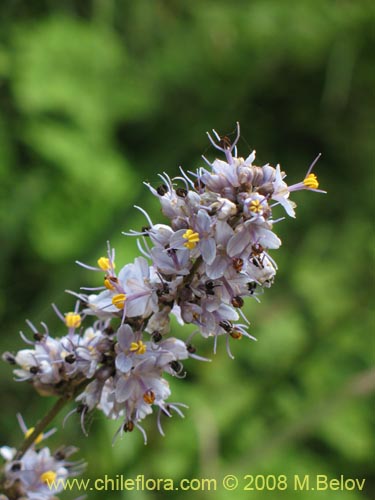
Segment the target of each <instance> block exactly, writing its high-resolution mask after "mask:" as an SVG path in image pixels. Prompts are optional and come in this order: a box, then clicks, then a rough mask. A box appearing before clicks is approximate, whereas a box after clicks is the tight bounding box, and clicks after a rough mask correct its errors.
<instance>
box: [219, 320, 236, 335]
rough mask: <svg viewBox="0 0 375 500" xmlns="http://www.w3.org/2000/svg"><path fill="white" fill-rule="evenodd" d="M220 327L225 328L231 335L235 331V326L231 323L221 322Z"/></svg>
mask: <svg viewBox="0 0 375 500" xmlns="http://www.w3.org/2000/svg"><path fill="white" fill-rule="evenodd" d="M219 326H221V328H223V330H225V331H226V332H227V333H230V332H231V331H232V329H233V325H232V323H231V322H230V321H220V323H219Z"/></svg>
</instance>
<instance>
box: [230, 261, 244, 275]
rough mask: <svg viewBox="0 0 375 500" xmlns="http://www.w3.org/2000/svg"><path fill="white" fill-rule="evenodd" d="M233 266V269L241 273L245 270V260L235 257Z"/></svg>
mask: <svg viewBox="0 0 375 500" xmlns="http://www.w3.org/2000/svg"><path fill="white" fill-rule="evenodd" d="M232 266H233V269H234V270H235V271H237V272H238V273H239V272H240V271H242V268H243V259H241V258H240V257H235V258H234V259H233V260H232Z"/></svg>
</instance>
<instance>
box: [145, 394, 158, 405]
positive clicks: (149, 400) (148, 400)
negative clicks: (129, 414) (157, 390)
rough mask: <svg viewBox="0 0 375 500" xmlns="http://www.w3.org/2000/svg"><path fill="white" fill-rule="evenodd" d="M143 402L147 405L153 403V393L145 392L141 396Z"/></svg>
mask: <svg viewBox="0 0 375 500" xmlns="http://www.w3.org/2000/svg"><path fill="white" fill-rule="evenodd" d="M143 401H144V402H145V403H147V404H149V405H152V404H153V402H154V401H155V394H154V393H153V391H147V392H145V393H144V394H143Z"/></svg>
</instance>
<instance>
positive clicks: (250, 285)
mask: <svg viewBox="0 0 375 500" xmlns="http://www.w3.org/2000/svg"><path fill="white" fill-rule="evenodd" d="M256 287H257V284H256V283H255V281H251V282H250V283H248V284H247V289H248V290H249V292H250V293H251V294H253V293H254V291H255V289H256Z"/></svg>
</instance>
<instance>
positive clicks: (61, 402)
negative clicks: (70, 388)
mask: <svg viewBox="0 0 375 500" xmlns="http://www.w3.org/2000/svg"><path fill="white" fill-rule="evenodd" d="M71 399H72V395H66V396H62V397H61V398H60V399H58V400H57V401H56V403H55V404H54V405H53V406H52V408H51V409H50V411H49V412H48V413H47V414H46V415H45V416H44V417H43V418H42V419H41V420H39V422H38V423H37V424H36V426H35V427H34V430H33V432H32V433H31V434H30V435H29V436H28V437H27V438H25V439H24V441H23V443H22V444H21V446H20V447H19V449H18V451H17V454H16V456H15V460H19V459H21V458H22V457H23V455H24V454H25V453H26V451H27V450H28V449H29V448H30V446H31V445H32V444H33V443H34V441H35V440H36V439H37V437H38V436H39V434H41V433H42V432H43V431H44V429H46V427H47V426H48V425H49V424H50V423H51V422H52V420H53V419H54V418H55V417H56V415H57V414H58V413H59V412H60V411H61V410H62V409H63V408H64V406H65V405H66V404H67V403H68V402H69V401H70V400H71Z"/></svg>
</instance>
